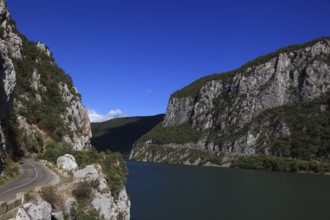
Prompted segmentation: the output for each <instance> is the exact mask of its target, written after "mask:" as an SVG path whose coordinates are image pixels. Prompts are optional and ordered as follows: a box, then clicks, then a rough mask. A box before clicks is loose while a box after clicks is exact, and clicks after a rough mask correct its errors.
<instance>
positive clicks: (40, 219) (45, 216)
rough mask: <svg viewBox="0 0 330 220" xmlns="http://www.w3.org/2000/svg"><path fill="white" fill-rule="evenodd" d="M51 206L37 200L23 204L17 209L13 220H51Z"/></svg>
mask: <svg viewBox="0 0 330 220" xmlns="http://www.w3.org/2000/svg"><path fill="white" fill-rule="evenodd" d="M51 219H52V206H51V204H49V203H48V202H46V201H44V200H42V199H40V198H39V199H37V200H35V201H32V202H28V203H25V204H24V205H23V207H22V208H19V210H18V212H17V215H16V218H15V220H51Z"/></svg>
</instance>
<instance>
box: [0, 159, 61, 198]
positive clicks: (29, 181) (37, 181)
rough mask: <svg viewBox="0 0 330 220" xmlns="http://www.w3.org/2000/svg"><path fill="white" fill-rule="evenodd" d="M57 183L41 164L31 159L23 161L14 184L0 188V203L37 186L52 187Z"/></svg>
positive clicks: (50, 172) (55, 176)
mask: <svg viewBox="0 0 330 220" xmlns="http://www.w3.org/2000/svg"><path fill="white" fill-rule="evenodd" d="M58 181H59V177H58V176H57V175H56V174H55V173H54V172H53V171H51V170H50V169H48V168H47V167H46V166H45V165H44V164H43V163H41V162H37V161H34V160H33V159H23V164H22V165H21V174H20V175H19V176H18V177H17V178H16V180H15V181H14V182H11V183H9V184H7V185H4V186H0V201H10V200H12V199H15V198H16V194H17V193H20V192H27V191H29V190H31V189H34V188H35V187H37V186H45V185H53V184H56V183H57V182H58Z"/></svg>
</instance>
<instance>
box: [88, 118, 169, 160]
mask: <svg viewBox="0 0 330 220" xmlns="http://www.w3.org/2000/svg"><path fill="white" fill-rule="evenodd" d="M163 119H164V115H155V116H145V117H126V118H115V119H111V120H109V121H106V122H101V123H92V124H91V127H92V133H93V138H92V139H91V141H92V145H93V146H95V148H96V149H97V150H101V151H104V150H111V151H115V152H120V153H124V154H128V153H129V152H130V151H131V149H132V147H133V144H134V142H135V141H137V140H138V139H139V138H140V137H141V136H142V135H144V134H146V133H147V132H148V131H150V130H151V129H152V128H153V127H155V126H156V125H157V124H159V123H160V122H161V121H162V120H163Z"/></svg>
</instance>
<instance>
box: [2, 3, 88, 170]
mask: <svg viewBox="0 0 330 220" xmlns="http://www.w3.org/2000/svg"><path fill="white" fill-rule="evenodd" d="M0 76H1V81H0V119H1V124H0V145H1V146H0V148H1V150H0V157H1V158H0V161H2V162H0V165H1V164H3V162H4V157H6V158H10V157H12V158H15V157H19V156H20V155H22V154H24V152H40V151H43V150H44V148H45V144H46V143H47V142H63V141H64V142H66V143H68V144H69V145H72V146H73V148H75V149H77V150H82V149H85V148H89V147H90V140H89V139H90V137H91V129H90V123H89V118H88V114H87V110H86V109H85V107H84V106H83V105H82V103H81V98H80V94H79V93H78V91H77V90H76V88H75V87H74V86H73V83H72V80H71V78H70V76H69V75H67V74H66V73H65V72H64V71H63V70H62V69H61V68H59V67H58V66H57V64H56V62H55V60H54V58H53V56H52V54H51V52H50V51H49V49H48V47H47V46H45V45H44V44H42V43H40V42H38V43H34V42H31V41H29V40H28V39H27V38H26V37H24V36H23V35H22V34H20V33H19V31H18V30H17V29H16V25H15V22H14V21H13V19H12V18H11V17H10V13H9V11H8V8H7V4H6V1H5V0H0Z"/></svg>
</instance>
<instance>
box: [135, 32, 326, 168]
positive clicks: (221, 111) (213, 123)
mask: <svg viewBox="0 0 330 220" xmlns="http://www.w3.org/2000/svg"><path fill="white" fill-rule="evenodd" d="M329 134H330V38H320V39H316V40H313V41H310V42H307V43H305V44H301V45H292V46H290V47H287V48H283V49H280V50H278V51H276V52H274V53H270V54H267V55H265V56H262V57H259V58H257V59H255V60H253V61H251V62H248V63H247V64H245V65H243V66H242V67H241V68H239V69H236V70H233V71H230V72H227V73H221V74H214V75H210V76H206V77H204V78H201V79H199V80H197V81H195V82H193V83H192V84H190V85H188V86H186V87H184V88H183V89H181V90H179V91H177V92H175V93H174V94H173V95H172V96H171V98H170V101H169V105H168V107H167V111H166V115H165V118H164V121H163V122H162V123H161V124H159V125H158V126H156V127H155V128H154V129H152V130H151V131H150V132H149V133H147V134H146V135H144V136H143V137H142V138H140V139H139V140H138V141H137V142H136V144H135V147H134V148H133V150H132V153H131V155H130V158H131V159H135V160H143V161H153V162H164V163H177V164H182V163H185V164H201V165H204V164H218V165H225V166H229V165H230V164H231V165H232V166H239V167H251V168H257V169H271V170H284V171H311V172H328V171H329V162H330V135H329Z"/></svg>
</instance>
